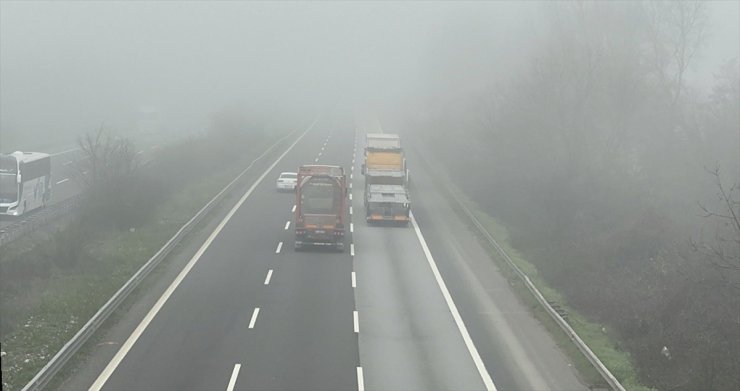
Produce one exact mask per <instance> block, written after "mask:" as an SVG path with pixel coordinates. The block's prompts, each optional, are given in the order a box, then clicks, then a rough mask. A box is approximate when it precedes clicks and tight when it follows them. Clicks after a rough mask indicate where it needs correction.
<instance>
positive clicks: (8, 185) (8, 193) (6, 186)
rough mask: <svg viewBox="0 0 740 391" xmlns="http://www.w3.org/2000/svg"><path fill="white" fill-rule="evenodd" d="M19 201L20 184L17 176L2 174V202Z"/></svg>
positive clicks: (0, 192) (0, 200) (0, 182)
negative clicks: (17, 181)
mask: <svg viewBox="0 0 740 391" xmlns="http://www.w3.org/2000/svg"><path fill="white" fill-rule="evenodd" d="M17 200H18V184H17V183H16V179H15V174H3V173H0V202H3V203H6V202H15V201H17Z"/></svg>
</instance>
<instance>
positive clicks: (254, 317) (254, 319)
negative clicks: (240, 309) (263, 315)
mask: <svg viewBox="0 0 740 391" xmlns="http://www.w3.org/2000/svg"><path fill="white" fill-rule="evenodd" d="M259 314H260V307H255V308H254V312H252V319H250V320H249V328H250V329H253V328H254V324H255V323H257V316H259Z"/></svg>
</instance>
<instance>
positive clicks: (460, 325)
mask: <svg viewBox="0 0 740 391" xmlns="http://www.w3.org/2000/svg"><path fill="white" fill-rule="evenodd" d="M410 216H411V224H413V226H414V231H415V232H416V237H417V238H418V239H419V243H420V244H421V248H422V250H424V255H425V256H426V258H427V262H428V263H429V267H430V268H431V269H432V273H433V274H434V278H435V279H436V280H437V285H439V290H440V291H442V296H444V299H445V302H447V307H448V308H449V309H450V312H451V313H452V318H453V319H454V320H455V324H456V325H457V329H458V330H459V331H460V335H461V336H462V338H463V341H464V342H465V347H467V348H468V353H470V357H472V358H473V362H474V363H475V367H476V368H477V369H478V374H479V375H480V377H481V379H482V380H483V384H484V385H485V386H486V390H489V391H496V386H495V385H494V384H493V379H491V375H490V374H489V373H488V369H486V365H485V363H484V362H483V359H481V357H480V354H478V349H477V348H476V347H475V343H473V339H472V338H470V334H469V333H468V329H467V327H465V322H463V319H462V317H461V316H460V312H459V311H458V310H457V306H456V305H455V302H454V301H453V300H452V296H451V295H450V291H449V290H447V285H445V282H444V280H443V279H442V275H441V274H440V273H439V269H438V268H437V263H436V262H434V258H433V257H432V253H431V251H430V250H429V247H428V246H427V243H426V241H425V240H424V236H423V235H422V234H421V229H420V228H419V224H417V223H416V219H415V218H414V214H413V212H412V213H410Z"/></svg>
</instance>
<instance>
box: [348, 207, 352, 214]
mask: <svg viewBox="0 0 740 391" xmlns="http://www.w3.org/2000/svg"><path fill="white" fill-rule="evenodd" d="M349 214H352V207H351V206H350V207H349Z"/></svg>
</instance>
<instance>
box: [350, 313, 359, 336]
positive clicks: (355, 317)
mask: <svg viewBox="0 0 740 391" xmlns="http://www.w3.org/2000/svg"><path fill="white" fill-rule="evenodd" d="M352 323H353V324H354V330H355V333H359V332H360V316H359V314H358V313H357V311H352Z"/></svg>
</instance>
